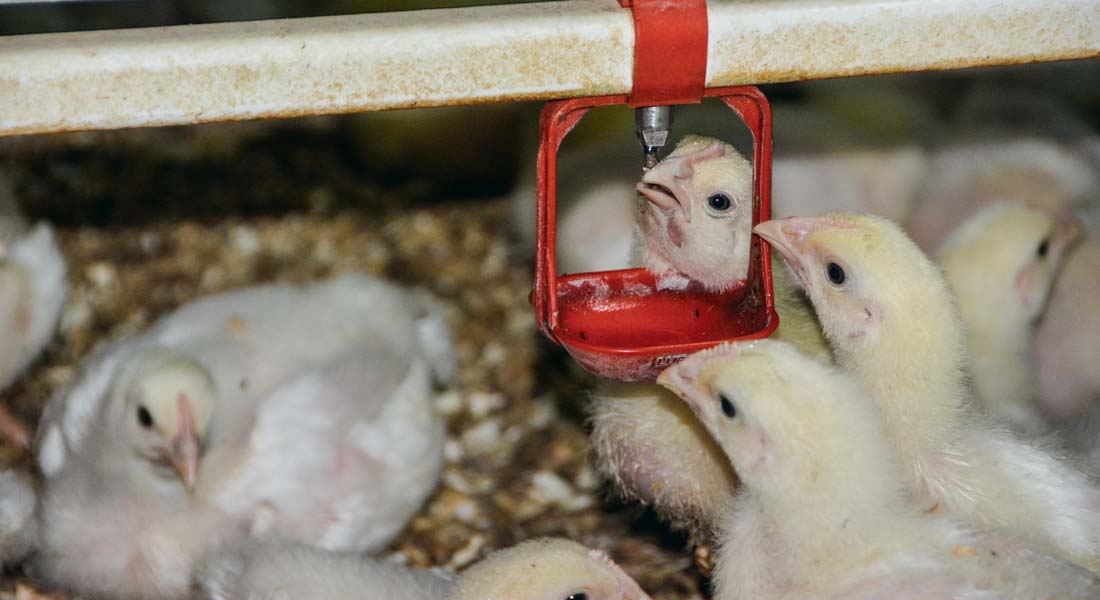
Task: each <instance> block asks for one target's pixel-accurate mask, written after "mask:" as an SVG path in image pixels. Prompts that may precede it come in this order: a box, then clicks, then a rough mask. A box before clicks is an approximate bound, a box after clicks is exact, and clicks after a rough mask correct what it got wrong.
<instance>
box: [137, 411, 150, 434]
mask: <svg viewBox="0 0 1100 600" xmlns="http://www.w3.org/2000/svg"><path fill="white" fill-rule="evenodd" d="M137 421H138V425H141V426H142V427H144V428H146V429H149V428H150V427H152V426H153V415H152V414H150V413H149V409H148V408H145V407H144V406H139V407H138V409H137Z"/></svg>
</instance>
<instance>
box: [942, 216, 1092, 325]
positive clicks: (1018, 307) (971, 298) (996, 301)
mask: <svg viewBox="0 0 1100 600" xmlns="http://www.w3.org/2000/svg"><path fill="white" fill-rule="evenodd" d="M1082 229H1083V226H1082V224H1081V222H1080V221H1078V220H1077V219H1076V218H1074V217H1073V216H1072V215H1070V214H1069V213H1068V212H1066V211H1065V210H1064V209H1049V208H1038V207H1032V206H1029V205H1026V204H1023V203H1019V202H1004V203H997V204H992V205H989V206H987V207H985V208H984V209H982V210H981V211H979V212H977V213H976V214H974V215H973V216H972V217H970V218H969V219H967V220H966V221H965V222H964V223H963V224H962V225H960V226H959V227H958V228H957V229H956V230H955V231H954V232H953V233H952V234H951V236H950V237H948V239H947V240H946V241H945V242H944V245H943V247H942V248H941V249H940V264H942V265H943V268H944V272H945V274H946V275H947V278H948V280H950V281H951V285H952V287H953V288H954V289H955V292H956V294H957V295H958V297H959V302H960V304H961V305H962V309H963V311H964V312H975V313H982V314H974V315H967V321H968V322H969V321H971V320H972V319H978V318H981V317H983V316H991V315H997V318H998V319H1001V320H1007V321H1010V322H1013V323H1018V322H1021V321H1022V322H1024V323H1030V322H1032V321H1034V320H1035V319H1036V318H1038V316H1039V314H1040V313H1041V312H1042V310H1043V306H1044V305H1045V304H1046V300H1047V296H1049V294H1050V290H1051V288H1052V287H1053V285H1054V278H1055V276H1056V275H1057V274H1058V271H1059V270H1060V268H1061V266H1062V263H1063V258H1064V257H1065V255H1066V251H1067V250H1069V249H1070V248H1071V247H1072V246H1073V245H1074V244H1075V243H1076V242H1077V241H1078V240H1079V239H1080V237H1081V232H1082ZM1006 300H1007V301H1006ZM1011 317H1015V318H1011Z"/></svg>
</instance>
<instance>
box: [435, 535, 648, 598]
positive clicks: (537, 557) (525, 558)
mask: <svg viewBox="0 0 1100 600" xmlns="http://www.w3.org/2000/svg"><path fill="white" fill-rule="evenodd" d="M453 598H454V599H455V600H512V599H514V598H526V599H528V600H649V596H647V595H646V593H645V592H643V591H642V589H641V588H640V587H638V584H637V583H636V582H635V581H634V580H633V579H631V578H630V576H629V575H627V574H626V573H624V572H623V570H622V569H621V568H619V566H618V565H616V564H615V563H614V562H613V561H612V560H611V559H610V558H608V557H607V555H606V554H604V553H603V552H600V551H598V550H590V549H588V548H586V547H584V546H582V545H580V544H578V543H576V542H571V541H569V540H564V539H539V540H533V541H529V542H524V543H522V544H520V545H518V546H515V547H513V548H509V549H507V550H502V551H500V552H497V553H495V554H493V555H491V556H489V557H488V558H486V559H485V560H483V561H481V562H480V563H478V564H476V565H474V566H473V567H471V568H470V569H469V570H468V571H466V572H465V573H463V574H462V576H461V578H460V579H459V582H458V584H457V586H456V588H455V591H454V594H453Z"/></svg>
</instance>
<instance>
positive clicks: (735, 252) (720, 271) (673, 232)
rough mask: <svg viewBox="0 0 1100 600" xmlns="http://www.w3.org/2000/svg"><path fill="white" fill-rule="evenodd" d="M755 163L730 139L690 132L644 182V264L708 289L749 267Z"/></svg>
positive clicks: (732, 280) (724, 285) (725, 284)
mask: <svg viewBox="0 0 1100 600" xmlns="http://www.w3.org/2000/svg"><path fill="white" fill-rule="evenodd" d="M752 174H753V171H752V163H750V162H749V161H747V160H745V158H744V157H742V156H741V155H740V154H739V153H738V152H737V150H735V149H734V148H733V146H730V145H729V144H727V143H725V142H722V141H720V140H716V139H713V138H707V137H701V136H694V135H691V136H686V137H684V138H683V139H682V140H681V141H680V143H679V144H677V146H676V149H675V150H673V151H672V153H671V154H669V155H668V157H666V158H665V159H664V160H662V161H661V162H660V163H659V164H658V165H657V166H655V167H653V168H652V169H650V170H649V171H648V172H647V173H646V174H645V175H644V176H643V177H642V180H641V182H640V183H639V184H638V192H639V193H640V194H641V198H642V200H643V201H642V202H640V203H639V206H638V215H637V227H638V235H637V238H638V239H637V242H638V245H639V247H640V249H641V250H642V251H643V254H642V256H641V259H642V263H643V266H645V267H647V268H650V269H657V268H660V269H664V270H667V269H671V270H673V271H676V272H678V273H682V274H684V275H686V276H688V277H689V278H691V279H693V280H695V281H698V282H700V283H702V284H703V285H704V286H706V287H707V288H708V289H712V290H716V291H718V290H724V289H728V288H730V287H733V286H734V285H735V284H737V283H738V282H739V281H740V280H742V279H744V278H745V276H746V274H747V273H748V266H749V240H750V237H751V233H750V231H749V229H750V228H751V227H752V214H753V198H752Z"/></svg>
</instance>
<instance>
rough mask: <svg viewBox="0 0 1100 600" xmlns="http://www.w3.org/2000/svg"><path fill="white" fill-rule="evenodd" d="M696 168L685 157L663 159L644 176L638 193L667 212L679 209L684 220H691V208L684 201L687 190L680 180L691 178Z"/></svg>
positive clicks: (639, 184)
mask: <svg viewBox="0 0 1100 600" xmlns="http://www.w3.org/2000/svg"><path fill="white" fill-rule="evenodd" d="M693 174H694V169H693V168H692V166H691V165H690V164H688V163H687V162H686V161H685V160H684V158H683V157H679V156H673V157H669V158H666V159H665V160H663V161H661V162H660V164H658V165H657V166H656V167H653V168H652V169H650V170H649V171H647V172H646V174H645V175H643V176H642V181H641V182H640V183H638V186H637V189H638V193H640V194H641V195H642V197H643V198H645V199H646V200H648V201H649V202H650V203H652V204H653V205H654V206H656V207H657V208H659V209H660V210H662V211H664V212H666V213H672V212H674V211H677V210H679V211H680V212H681V213H683V215H684V221H685V222H688V223H690V222H691V210H690V208H689V207H688V206H687V204H686V203H685V202H684V200H683V197H684V196H685V190H684V189H683V186H681V185H680V181H683V180H687V179H690V178H691V177H692V175H693Z"/></svg>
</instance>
